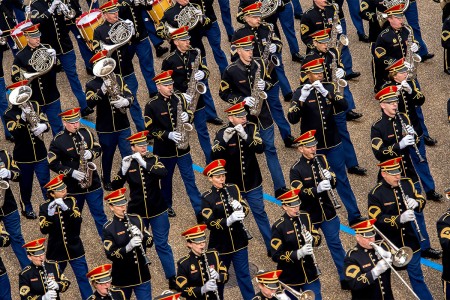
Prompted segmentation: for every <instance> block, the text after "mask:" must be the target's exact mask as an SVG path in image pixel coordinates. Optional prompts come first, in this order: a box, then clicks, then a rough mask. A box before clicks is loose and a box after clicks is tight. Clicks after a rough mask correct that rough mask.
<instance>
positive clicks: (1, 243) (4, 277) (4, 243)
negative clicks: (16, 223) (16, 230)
mask: <svg viewBox="0 0 450 300" xmlns="http://www.w3.org/2000/svg"><path fill="white" fill-rule="evenodd" d="M10 244H11V239H10V238H9V234H8V232H6V231H5V230H4V229H3V226H2V224H1V223H0V247H8V246H9V245H10ZM0 297H1V298H2V299H5V300H11V299H12V298H11V284H10V283H9V277H8V273H7V272H6V268H5V265H4V264H3V261H2V258H1V257H0Z"/></svg>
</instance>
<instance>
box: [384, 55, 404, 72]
mask: <svg viewBox="0 0 450 300" xmlns="http://www.w3.org/2000/svg"><path fill="white" fill-rule="evenodd" d="M386 71H389V72H392V73H394V72H397V73H403V72H408V68H407V67H406V66H405V58H400V59H399V60H397V61H395V62H394V63H393V64H391V65H389V67H387V68H386Z"/></svg>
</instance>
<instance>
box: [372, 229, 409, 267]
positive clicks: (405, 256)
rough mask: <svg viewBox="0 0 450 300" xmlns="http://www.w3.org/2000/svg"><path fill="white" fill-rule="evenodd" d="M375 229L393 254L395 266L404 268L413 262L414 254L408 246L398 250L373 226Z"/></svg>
mask: <svg viewBox="0 0 450 300" xmlns="http://www.w3.org/2000/svg"><path fill="white" fill-rule="evenodd" d="M373 229H374V230H375V232H376V233H377V234H378V235H379V236H380V237H381V239H382V240H383V241H384V242H385V243H386V244H387V245H388V246H389V248H390V252H391V253H392V264H393V265H394V266H396V267H398V268H402V267H404V266H406V265H407V264H408V263H409V262H410V261H411V259H412V257H413V254H414V253H413V251H412V249H411V248H409V247H406V246H405V247H401V248H398V247H397V246H395V245H394V243H392V242H391V241H390V240H389V239H388V238H387V237H386V236H385V235H384V234H383V233H382V232H381V231H380V230H379V229H378V228H377V227H376V226H375V225H373ZM391 249H392V250H391ZM392 251H393V252H392Z"/></svg>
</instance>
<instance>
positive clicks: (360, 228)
mask: <svg viewBox="0 0 450 300" xmlns="http://www.w3.org/2000/svg"><path fill="white" fill-rule="evenodd" d="M376 221H377V220H376V219H370V220H364V221H362V222H358V223H356V224H353V225H351V227H352V228H353V229H354V230H355V233H356V234H361V235H362V236H364V237H366V238H369V237H373V236H375V230H374V229H373V224H374V223H375V222H376Z"/></svg>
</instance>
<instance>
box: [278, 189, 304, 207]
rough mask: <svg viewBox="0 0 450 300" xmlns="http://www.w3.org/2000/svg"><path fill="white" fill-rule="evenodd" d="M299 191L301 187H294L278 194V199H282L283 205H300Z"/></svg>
mask: <svg viewBox="0 0 450 300" xmlns="http://www.w3.org/2000/svg"><path fill="white" fill-rule="evenodd" d="M299 193H300V189H292V190H290V191H288V192H286V193H284V194H282V195H280V196H278V197H277V199H278V200H280V201H281V204H282V205H286V206H289V207H295V206H299V205H300V203H301V201H300V198H299V197H298V194H299Z"/></svg>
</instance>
